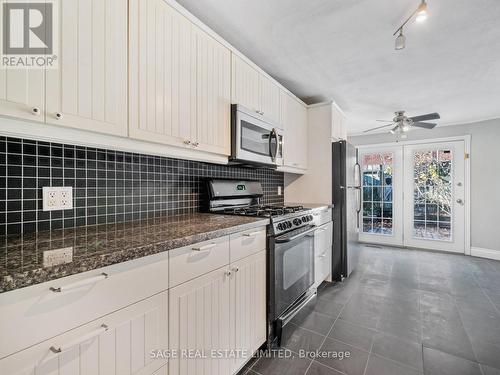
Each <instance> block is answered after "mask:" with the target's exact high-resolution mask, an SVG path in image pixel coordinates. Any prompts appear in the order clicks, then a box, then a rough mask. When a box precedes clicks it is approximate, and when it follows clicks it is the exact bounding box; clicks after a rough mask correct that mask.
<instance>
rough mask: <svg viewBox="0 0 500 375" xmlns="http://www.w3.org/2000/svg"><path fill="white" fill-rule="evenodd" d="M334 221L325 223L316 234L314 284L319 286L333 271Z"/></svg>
mask: <svg viewBox="0 0 500 375" xmlns="http://www.w3.org/2000/svg"><path fill="white" fill-rule="evenodd" d="M332 235H333V223H332V222H331V221H330V222H329V223H326V224H323V225H321V226H320V227H318V229H316V232H315V234H314V286H315V287H318V286H319V285H320V284H321V283H322V282H323V281H325V279H326V278H328V277H329V276H330V274H331V273H332V240H333V237H332Z"/></svg>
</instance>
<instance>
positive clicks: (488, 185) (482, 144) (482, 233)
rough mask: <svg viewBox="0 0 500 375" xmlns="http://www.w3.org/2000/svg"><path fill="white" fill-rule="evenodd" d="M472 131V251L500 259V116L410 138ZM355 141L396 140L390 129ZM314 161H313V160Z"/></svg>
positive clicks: (417, 133)
mask: <svg viewBox="0 0 500 375" xmlns="http://www.w3.org/2000/svg"><path fill="white" fill-rule="evenodd" d="M469 134H470V135H471V242H472V255H478V256H488V257H490V258H495V259H499V260H500V168H498V167H499V166H500V119H496V120H488V121H481V122H476V123H471V124H465V125H457V126H443V127H439V126H438V127H437V128H435V129H434V130H432V131H429V130H416V131H412V132H410V133H409V134H408V139H407V140H408V141H411V140H426V139H433V138H444V137H452V136H457V135H469ZM348 141H349V142H351V143H352V144H354V145H356V146H359V145H368V144H377V143H387V142H394V141H395V136H393V135H392V134H389V133H382V134H379V133H377V134H371V135H362V136H353V137H349V139H348ZM311 162H312V163H314V161H311Z"/></svg>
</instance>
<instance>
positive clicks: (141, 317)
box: [0, 292, 168, 375]
mask: <svg viewBox="0 0 500 375" xmlns="http://www.w3.org/2000/svg"><path fill="white" fill-rule="evenodd" d="M167 303H168V298H167V292H163V293H160V294H157V295H155V296H153V297H150V298H148V299H145V300H143V301H141V302H138V303H136V304H133V305H131V306H129V307H126V308H124V309H122V310H118V311H116V312H114V313H112V314H109V315H106V316H104V317H102V318H99V319H97V320H94V321H92V322H90V323H87V324H85V325H83V326H80V327H78V328H75V329H73V330H71V331H68V332H66V333H64V334H62V335H60V336H56V337H54V338H53V339H50V340H47V341H44V342H42V343H40V344H37V345H34V346H32V347H30V348H28V349H25V350H23V351H21V352H18V353H16V354H13V355H11V356H9V357H6V358H4V359H2V360H0V373H1V374H16V375H21V374H22V375H66V374H71V375H94V374H102V375H116V374H134V375H151V374H153V373H155V372H156V371H157V370H158V369H160V368H162V366H165V362H166V359H165V358H162V356H157V357H156V358H153V357H152V356H151V355H150V353H151V351H153V352H155V353H156V352H158V351H161V350H166V349H167V347H168V341H167V340H168V324H167V323H168V317H167V311H168V309H167ZM54 324H57V322H54ZM58 350H60V352H59V353H57V351H58ZM160 373H164V372H160Z"/></svg>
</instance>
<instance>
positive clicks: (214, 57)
mask: <svg viewBox="0 0 500 375" xmlns="http://www.w3.org/2000/svg"><path fill="white" fill-rule="evenodd" d="M196 47H197V53H196V61H197V92H196V108H197V109H196V118H197V122H196V124H197V127H196V142H197V143H199V146H198V147H199V148H200V149H202V150H204V151H208V152H213V153H217V154H223V155H229V154H230V153H231V52H230V51H229V50H228V49H227V48H226V47H224V46H223V45H221V44H220V43H219V42H217V41H216V40H215V39H213V38H212V37H210V36H209V35H207V34H206V33H205V32H204V31H202V30H197V32H196Z"/></svg>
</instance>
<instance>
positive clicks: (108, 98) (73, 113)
mask: <svg viewBox="0 0 500 375" xmlns="http://www.w3.org/2000/svg"><path fill="white" fill-rule="evenodd" d="M55 4H57V6H58V7H59V22H58V25H59V48H58V54H59V60H58V64H59V67H58V68H57V69H47V71H46V90H45V96H46V122H47V123H48V124H54V125H62V126H68V127H72V128H78V129H82V130H91V131H95V132H101V133H108V134H115V135H122V136H126V135H127V51H128V40H127V35H128V34H127V30H128V22H127V20H128V1H127V0H107V1H95V0H94V1H93V0H63V1H58V2H56V3H55Z"/></svg>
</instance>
